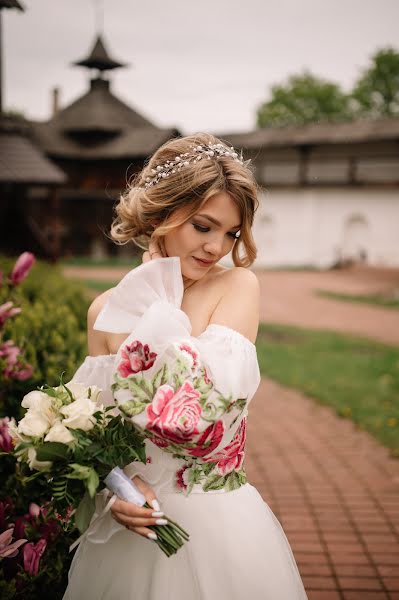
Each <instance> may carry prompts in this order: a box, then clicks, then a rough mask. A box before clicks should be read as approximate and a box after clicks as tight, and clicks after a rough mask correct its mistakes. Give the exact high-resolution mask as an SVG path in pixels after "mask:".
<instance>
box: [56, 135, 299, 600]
mask: <svg viewBox="0 0 399 600" xmlns="http://www.w3.org/2000/svg"><path fill="white" fill-rule="evenodd" d="M257 207H258V200H257V186H256V183H255V180H254V176H253V173H252V171H251V169H250V167H249V166H248V163H247V162H244V161H243V159H242V156H240V155H238V154H237V153H236V152H235V151H234V149H233V148H230V147H228V146H227V145H226V144H224V143H222V142H221V141H220V140H218V139H216V138H214V137H213V136H211V135H209V134H197V135H194V136H188V137H183V138H179V139H173V140H170V141H169V142H167V143H166V144H164V145H163V146H162V147H161V148H160V149H159V150H158V151H157V152H155V154H154V155H153V156H152V158H151V159H150V161H149V162H148V164H146V166H145V167H144V169H143V170H142V171H141V172H140V173H139V174H138V175H137V176H136V177H135V179H134V181H133V182H132V184H131V185H129V188H128V190H127V191H126V192H125V193H124V194H123V195H122V197H121V198H120V201H119V203H118V204H117V206H116V213H117V214H116V217H115V219H114V222H113V223H112V227H111V236H112V238H113V239H114V240H115V242H117V243H127V242H129V241H132V242H134V243H136V244H137V245H138V246H139V247H141V248H142V249H143V250H145V251H144V254H143V264H142V265H140V266H139V267H137V268H135V269H133V270H132V271H130V272H129V273H128V274H127V275H126V276H125V277H124V278H123V279H122V280H121V281H120V283H119V284H118V285H117V286H116V287H115V288H112V289H111V290H108V291H106V292H105V293H103V294H102V295H100V296H99V297H97V298H96V299H95V300H94V302H93V303H92V305H91V307H90V309H89V313H88V347H89V356H87V357H86V359H85V361H84V362H83V364H82V365H81V366H80V368H79V369H78V371H77V372H76V373H75V375H74V378H73V381H79V382H82V383H84V384H86V385H91V384H96V385H98V386H99V387H101V388H102V389H103V390H104V393H103V398H102V401H103V402H105V403H106V404H111V403H113V398H112V393H111V385H112V382H113V376H114V374H115V370H116V367H117V365H118V361H119V360H120V357H121V356H124V358H125V359H126V360H127V361H128V363H129V365H130V364H133V362H132V361H135V360H137V359H138V358H140V357H138V354H137V353H138V352H139V350H137V348H141V351H142V352H146V351H147V352H148V351H153V352H154V355H151V356H155V357H156V360H155V364H154V365H153V367H152V366H151V367H148V368H147V367H146V370H143V376H148V377H150V376H151V374H152V373H153V371H152V369H153V368H154V369H155V370H158V369H159V367H160V366H162V365H163V364H168V363H170V361H171V356H172V355H173V356H174V357H176V352H177V353H178V354H179V356H180V359H181V360H184V361H185V363H184V364H185V365H189V368H190V373H191V372H192V373H194V371H195V372H196V374H197V375H196V376H197V381H198V373H201V376H202V381H201V387H200V390H201V396H200V393H199V392H198V386H197V388H195V386H193V385H192V381H193V380H192V379H190V377H188V378H187V379H186V381H185V383H184V386H183V385H182V386H181V387H180V388H179V389H173V387H171V386H164V387H168V389H169V390H170V393H169V395H167V394H165V395H164V396H162V398H161V397H160V396H159V395H158V393H157V394H155V396H154V398H153V400H152V401H151V402H150V403H149V405H148V404H147V409H146V410H144V408H143V410H141V411H139V412H138V411H137V410H136V411H135V412H134V416H132V417H131V418H132V420H133V421H134V422H135V423H136V425H138V426H139V427H140V428H141V429H142V431H143V433H144V435H145V437H146V442H145V443H146V455H147V463H146V464H143V463H137V462H135V463H132V464H131V465H129V466H128V467H126V468H125V473H126V474H127V475H128V476H129V477H131V478H132V479H133V481H134V482H135V483H136V485H137V487H139V489H140V490H141V491H142V493H143V494H144V496H145V497H146V500H147V502H148V503H149V504H150V505H151V506H152V507H153V508H152V509H149V508H143V507H139V506H136V505H134V504H132V503H128V502H124V501H123V500H120V499H117V500H116V501H114V502H113V504H112V505H111V506H110V504H111V503H110V502H109V496H108V495H107V494H108V493H107V491H106V490H103V492H102V493H100V494H97V497H96V513H95V515H94V517H93V519H92V522H91V525H90V527H89V529H88V530H87V532H86V533H85V535H84V536H83V539H82V540H81V542H80V544H79V546H78V549H77V551H76V553H75V556H74V558H73V561H72V565H71V568H70V572H69V583H68V587H67V590H66V592H65V596H64V600H78V599H82V600H83V599H84V600H90V599H92V600H100V599H102V600H243V599H244V598H248V600H306V598H307V596H306V593H305V590H304V587H303V584H302V581H301V577H300V575H299V572H298V568H297V565H296V562H295V559H294V556H293V554H292V551H291V548H290V545H289V542H288V540H287V538H286V536H285V534H284V531H283V529H282V527H281V525H280V523H279V521H278V520H277V518H276V517H275V515H274V514H273V512H272V511H271V509H270V508H269V506H268V505H267V504H266V503H265V502H264V500H263V499H262V497H261V496H260V494H259V492H258V491H257V489H256V488H255V487H254V486H252V485H251V483H249V482H248V480H247V477H246V473H245V465H244V457H245V438H246V422H247V416H248V405H249V403H250V400H251V399H252V397H253V396H254V394H255V392H256V390H257V388H258V385H259V382H260V373H259V366H258V361H257V355H256V348H255V345H254V343H255V340H256V335H257V330H258V324H259V283H258V280H257V277H256V275H255V274H254V273H253V272H252V271H250V270H249V269H248V268H247V267H249V266H250V265H251V264H252V263H253V261H254V260H255V258H256V247H255V243H254V240H253V237H252V233H251V228H252V225H253V220H254V214H255V211H256V209H257ZM230 253H231V254H232V260H233V263H234V265H235V266H234V267H232V268H226V267H223V266H222V265H220V264H219V262H220V260H221V259H222V258H223V257H225V256H227V255H229V254H230ZM145 344H147V345H148V346H147V350H145ZM143 348H144V350H143ZM134 349H136V350H134ZM172 350H173V352H172ZM122 353H123V354H122ZM141 358H143V356H141ZM129 361H130V362H129ZM149 364H152V363H149ZM200 366H201V369H202V370H200V371H199V370H198V369H199V368H200ZM187 368H188V367H187ZM193 377H194V375H193ZM183 388H184V389H183ZM203 399H205V400H204V402H205V404H204V403H203V402H202V403H201V402H200V400H203ZM208 399H212V402H213V404H212V407H213V408H215V407H216V408H215V412H214V413H212V414H211V413H209V412H208V413H207V414H206V415H205V409H206V408H209V405H208ZM264 401H267V398H265V399H264ZM226 406H228V408H226ZM223 407H224V408H223ZM172 442H173V443H172ZM114 500H115V499H114ZM165 515H170V517H171V518H173V519H174V520H175V521H177V522H178V523H179V524H180V525H181V526H182V527H183V528H184V529H185V530H186V531H187V532H188V533H189V535H190V539H189V541H188V542H186V543H185V544H184V546H183V547H182V548H181V549H179V550H178V552H177V553H176V554H174V555H172V556H170V557H167V556H166V555H165V554H164V553H163V552H162V551H161V550H160V549H159V548H158V546H157V544H156V543H154V541H153V540H154V535H155V534H154V532H153V530H151V529H149V526H152V525H155V524H158V525H160V526H162V523H164V524H165V522H166V520H165V519H164V518H162V517H164V516H165Z"/></svg>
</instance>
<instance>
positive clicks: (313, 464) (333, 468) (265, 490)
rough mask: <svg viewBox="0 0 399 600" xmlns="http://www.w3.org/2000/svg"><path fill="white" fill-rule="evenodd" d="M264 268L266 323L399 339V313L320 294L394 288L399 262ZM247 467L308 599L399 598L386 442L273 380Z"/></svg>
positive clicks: (396, 477) (397, 479) (397, 496)
mask: <svg viewBox="0 0 399 600" xmlns="http://www.w3.org/2000/svg"><path fill="white" fill-rule="evenodd" d="M126 272H127V269H121V270H119V271H117V272H116V271H115V270H114V269H103V270H101V271H99V270H98V269H95V270H92V271H91V272H90V271H89V270H85V269H76V270H75V271H74V270H72V269H70V268H68V275H70V276H73V277H78V276H79V275H80V276H82V277H83V278H93V279H104V280H109V281H115V280H117V279H119V278H121V277H122V276H123V275H124V274H125V273H126ZM257 274H258V276H259V279H260V282H261V286H262V314H261V318H262V320H264V321H266V322H272V321H275V322H280V323H292V324H297V325H301V326H309V327H323V328H324V327H325V328H328V329H335V330H342V331H350V332H353V333H359V334H362V335H365V336H369V337H374V338H376V339H380V340H382V341H386V342H390V343H395V344H399V311H392V310H387V309H383V308H378V307H373V306H361V305H355V304H351V303H347V302H337V301H333V300H329V299H324V298H319V297H317V296H314V295H313V290H314V289H315V288H323V289H329V290H332V291H338V292H346V293H354V294H356V293H373V292H377V291H387V290H389V289H392V287H394V286H399V270H389V269H380V270H378V269H372V270H370V269H362V268H358V269H351V270H345V271H326V272H321V273H320V272H310V271H307V272H305V271H303V272H289V271H280V272H278V271H264V272H260V271H258V272H257ZM246 468H247V473H248V478H249V481H250V482H251V483H252V484H253V485H255V487H256V488H257V489H258V490H259V492H260V493H261V494H262V496H263V498H264V499H265V501H266V502H267V503H268V504H269V506H270V508H271V509H272V510H273V512H274V514H275V515H276V517H277V518H278V519H279V520H280V522H281V524H282V525H283V528H284V531H285V533H286V535H287V537H288V539H289V542H290V544H291V547H292V549H293V551H294V554H295V557H296V560H297V563H298V567H299V570H300V572H301V575H302V578H303V581H304V584H305V588H306V590H307V593H308V597H309V600H399V460H397V459H396V460H395V459H392V458H390V457H389V451H388V450H387V449H386V448H384V447H383V446H381V445H380V444H379V443H378V442H377V441H376V440H374V438H372V437H371V436H370V435H369V434H368V433H366V432H364V431H361V430H359V429H356V427H355V425H354V424H353V423H352V422H351V421H349V420H344V419H340V418H339V417H337V416H336V414H335V413H334V412H333V410H332V409H330V408H329V407H326V406H321V405H318V404H316V403H315V401H314V400H312V399H310V398H307V397H306V396H304V395H303V394H301V393H300V392H297V391H294V390H290V389H288V388H285V387H284V386H281V385H280V384H278V383H276V382H273V381H271V380H269V379H266V378H265V379H263V380H262V383H261V385H260V388H259V390H258V393H257V395H256V397H255V398H254V399H253V401H252V403H251V407H250V415H249V419H248V439H247V455H246ZM248 600H251V599H248ZM273 600H279V599H278V598H275V599H273Z"/></svg>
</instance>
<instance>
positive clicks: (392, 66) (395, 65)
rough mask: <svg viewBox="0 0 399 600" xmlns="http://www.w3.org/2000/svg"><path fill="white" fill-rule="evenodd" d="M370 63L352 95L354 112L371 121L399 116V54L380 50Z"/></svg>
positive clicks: (388, 49) (389, 50)
mask: <svg viewBox="0 0 399 600" xmlns="http://www.w3.org/2000/svg"><path fill="white" fill-rule="evenodd" d="M371 60H372V64H371V66H370V67H369V68H368V69H366V70H364V72H363V74H362V75H361V77H360V78H359V79H358V81H357V83H356V84H355V86H354V89H353V92H352V97H353V99H354V103H355V112H356V114H357V116H359V117H369V118H379V117H395V116H399V52H396V51H395V50H394V49H393V48H385V49H381V50H379V51H377V52H376V53H375V54H374V55H373V56H372V59H371Z"/></svg>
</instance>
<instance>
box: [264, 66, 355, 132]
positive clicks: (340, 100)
mask: <svg viewBox="0 0 399 600" xmlns="http://www.w3.org/2000/svg"><path fill="white" fill-rule="evenodd" d="M271 95H272V99H271V100H270V101H269V102H265V103H264V104H263V105H261V106H260V107H259V108H258V111H257V125H258V127H268V126H282V125H304V124H306V123H318V122H321V121H343V120H347V119H350V118H351V111H350V98H349V97H348V96H347V95H346V94H345V93H344V92H343V91H342V90H341V89H340V87H339V85H337V84H336V83H333V82H330V81H327V80H325V79H322V78H320V77H316V76H314V75H312V74H311V73H309V72H304V73H303V74H301V75H293V76H291V77H289V78H288V81H287V83H285V84H282V85H274V86H273V87H272V91H271Z"/></svg>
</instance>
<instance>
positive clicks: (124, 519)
mask: <svg viewBox="0 0 399 600" xmlns="http://www.w3.org/2000/svg"><path fill="white" fill-rule="evenodd" d="M132 481H133V482H134V483H135V484H136V485H137V487H138V489H139V490H140V492H141V493H142V494H143V495H144V496H145V499H146V500H147V502H148V504H151V505H152V506H154V504H153V500H155V501H156V494H155V492H154V490H153V489H152V487H151V486H150V485H149V484H148V483H147V482H145V481H143V480H142V479H141V477H140V476H139V475H135V476H134V477H133V478H132ZM155 506H156V507H158V506H159V504H158V503H157V501H156V502H155ZM111 513H112V516H113V518H114V519H115V521H117V522H118V523H120V524H121V525H124V526H125V527H126V528H127V529H129V530H130V531H133V532H134V533H138V534H139V535H141V536H143V537H150V539H153V540H154V539H156V538H157V535H156V533H155V532H154V531H152V530H151V529H148V528H147V527H148V526H149V525H166V524H167V520H166V519H159V517H163V516H164V514H165V513H163V512H161V511H154V510H153V509H152V508H144V507H142V506H137V505H136V504H133V503H132V502H125V501H124V500H120V499H118V500H115V502H114V503H113V505H112V506H111ZM160 521H161V522H160Z"/></svg>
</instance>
